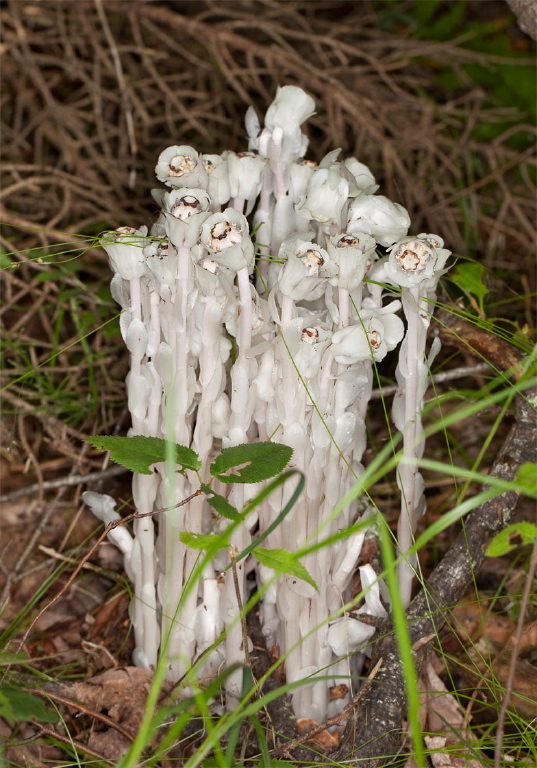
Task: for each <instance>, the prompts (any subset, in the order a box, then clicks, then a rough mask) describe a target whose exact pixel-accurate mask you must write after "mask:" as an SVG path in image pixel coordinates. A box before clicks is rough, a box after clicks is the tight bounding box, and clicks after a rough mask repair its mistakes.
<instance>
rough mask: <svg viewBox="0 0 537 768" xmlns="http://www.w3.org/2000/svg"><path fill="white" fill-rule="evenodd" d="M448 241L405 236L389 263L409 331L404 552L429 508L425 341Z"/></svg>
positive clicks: (404, 367) (403, 425) (403, 402)
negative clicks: (421, 462)
mask: <svg viewBox="0 0 537 768" xmlns="http://www.w3.org/2000/svg"><path fill="white" fill-rule="evenodd" d="M442 246H443V241H442V240H441V238H438V237H437V236H435V235H419V236H418V237H417V238H414V239H407V240H403V241H401V242H398V243H396V244H395V245H393V247H392V248H391V250H390V256H389V258H388V260H387V262H386V263H385V265H384V270H385V273H386V275H387V277H388V279H389V280H391V281H392V282H393V283H395V284H397V285H400V286H401V299H402V303H403V310H404V313H405V317H406V320H407V332H406V336H405V339H404V342H403V344H402V346H401V351H400V355H399V364H398V366H397V371H396V376H397V382H398V385H399V389H398V392H397V393H396V396H395V399H394V406H393V418H394V422H395V425H396V426H397V428H398V429H399V430H400V431H401V432H402V433H403V459H402V461H401V462H400V464H399V468H398V483H399V487H400V489H401V496H402V498H401V514H400V516H399V523H398V528H397V539H398V544H399V548H400V550H401V552H402V553H403V555H404V553H405V552H407V551H408V550H409V549H410V547H411V546H412V544H413V538H414V532H415V530H416V526H417V523H418V520H419V518H420V517H421V515H422V514H423V513H424V511H425V496H424V493H423V492H424V482H423V478H422V476H421V473H420V472H419V471H418V469H417V467H416V460H417V459H420V458H421V456H422V454H423V448H424V444H425V441H424V437H423V430H422V426H421V411H422V408H423V397H424V395H425V391H426V389H427V384H428V374H429V372H428V366H427V364H426V360H425V344H426V336H427V328H428V326H429V324H430V321H431V317H432V312H433V304H432V301H431V300H432V298H433V297H434V295H435V289H436V285H437V283H438V280H439V279H440V276H441V275H442V274H443V273H444V271H445V270H444V269H443V268H444V265H445V263H446V261H447V259H448V257H449V255H450V252H449V251H447V250H445V249H444V248H442ZM405 459H407V460H409V461H405ZM416 566H417V558H416V556H415V555H414V556H411V557H408V558H406V557H405V559H404V560H403V561H402V562H401V563H400V564H399V586H400V590H401V599H402V601H403V604H404V605H408V604H409V602H410V598H411V592H412V579H413V576H414V573H415V569H416Z"/></svg>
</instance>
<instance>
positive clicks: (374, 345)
mask: <svg viewBox="0 0 537 768" xmlns="http://www.w3.org/2000/svg"><path fill="white" fill-rule="evenodd" d="M367 335H368V337H369V343H370V344H371V349H374V350H377V349H378V348H379V347H380V345H381V344H382V336H381V335H380V333H379V332H378V331H369V333H368V334H367Z"/></svg>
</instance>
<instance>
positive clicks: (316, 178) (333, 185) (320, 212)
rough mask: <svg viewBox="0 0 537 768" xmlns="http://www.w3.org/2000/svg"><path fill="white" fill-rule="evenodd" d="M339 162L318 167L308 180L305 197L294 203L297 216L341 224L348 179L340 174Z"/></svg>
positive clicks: (346, 199)
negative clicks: (296, 203)
mask: <svg viewBox="0 0 537 768" xmlns="http://www.w3.org/2000/svg"><path fill="white" fill-rule="evenodd" d="M339 170H340V164H339V163H334V164H333V165H332V166H331V167H330V168H318V169H317V170H315V171H314V172H313V174H312V176H311V178H310V180H309V184H308V191H307V193H306V197H305V198H304V199H302V200H300V202H299V203H298V205H296V207H295V210H296V212H297V214H298V215H299V216H304V217H306V218H309V219H315V220H316V221H320V222H322V223H323V224H324V223H326V222H330V223H331V224H335V225H336V226H340V224H341V213H342V210H343V206H344V205H345V204H346V203H347V201H348V199H349V188H350V187H349V181H348V179H346V178H344V177H342V176H341V175H340V172H339Z"/></svg>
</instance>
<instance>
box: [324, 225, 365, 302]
mask: <svg viewBox="0 0 537 768" xmlns="http://www.w3.org/2000/svg"><path fill="white" fill-rule="evenodd" d="M326 247H327V249H328V253H329V254H330V258H331V259H332V261H333V262H334V263H335V264H337V273H336V275H335V276H334V277H333V278H331V279H330V282H331V284H332V285H334V286H337V287H338V288H345V289H347V290H348V291H352V290H354V289H355V288H358V286H359V285H361V283H362V280H363V279H364V276H365V274H366V273H367V271H368V270H369V269H370V267H371V265H372V263H373V261H374V260H375V258H376V253H375V248H376V244H375V240H374V239H373V238H372V237H371V235H366V234H364V233H363V232H357V233H356V234H350V233H349V232H346V233H344V234H340V235H334V236H333V237H330V238H329V239H328V242H327V245H326Z"/></svg>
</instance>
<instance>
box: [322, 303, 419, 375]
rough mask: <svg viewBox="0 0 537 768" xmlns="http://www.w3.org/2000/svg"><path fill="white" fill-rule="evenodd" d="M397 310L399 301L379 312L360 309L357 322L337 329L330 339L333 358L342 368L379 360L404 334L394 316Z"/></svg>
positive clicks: (403, 329)
mask: <svg viewBox="0 0 537 768" xmlns="http://www.w3.org/2000/svg"><path fill="white" fill-rule="evenodd" d="M400 307H401V302H400V301H392V302H391V304H388V306H386V307H383V308H382V309H363V310H361V312H360V321H361V322H360V323H357V324H356V325H348V326H346V327H345V328H340V329H339V330H338V331H336V332H335V333H334V335H333V336H332V354H333V355H334V359H335V360H336V361H337V362H338V363H344V364H345V365H353V364H354V363H358V362H360V361H361V360H370V359H371V358H373V359H374V360H376V361H377V362H380V361H381V360H383V359H384V358H385V357H386V355H387V353H388V352H390V351H391V350H392V349H395V347H396V346H397V345H398V344H399V342H400V341H401V339H402V338H403V336H404V333H405V327H404V324H403V321H402V320H401V318H399V317H397V315H396V314H394V313H395V312H397V310H398V309H400Z"/></svg>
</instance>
